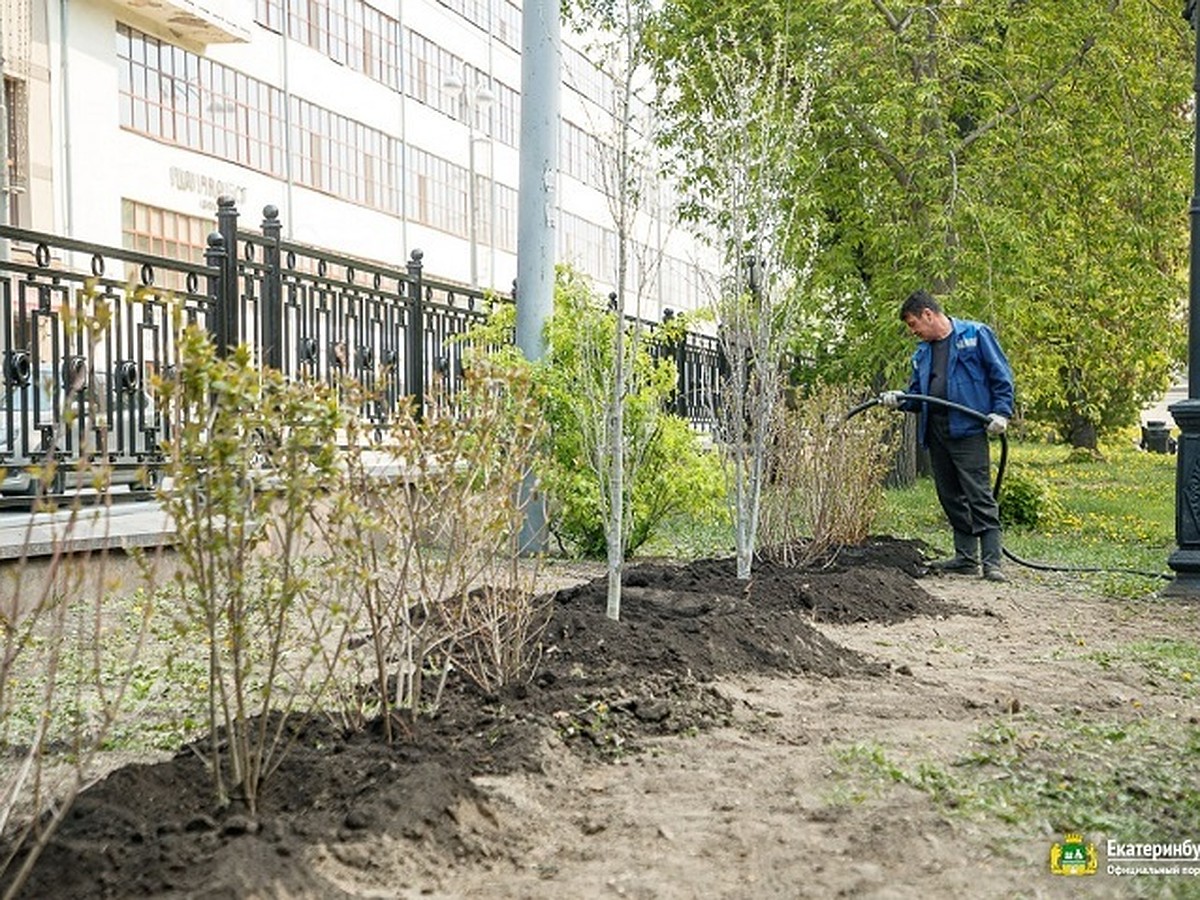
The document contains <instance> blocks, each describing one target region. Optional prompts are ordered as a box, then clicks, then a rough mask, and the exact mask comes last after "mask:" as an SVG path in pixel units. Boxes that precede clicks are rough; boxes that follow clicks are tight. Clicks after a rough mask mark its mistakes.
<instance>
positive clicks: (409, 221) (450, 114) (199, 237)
mask: <svg viewBox="0 0 1200 900" xmlns="http://www.w3.org/2000/svg"><path fill="white" fill-rule="evenodd" d="M0 10H2V17H0V27H2V28H3V35H2V38H0V50H2V51H3V56H4V61H3V72H4V93H3V96H4V101H5V104H4V113H5V115H4V116H3V122H4V124H5V125H6V127H5V129H4V130H5V132H6V133H5V135H4V138H5V144H6V147H7V153H6V157H7V167H6V174H7V183H6V184H0V188H3V191H4V194H5V196H4V198H3V199H4V201H5V203H4V214H5V216H6V219H7V222H8V224H12V225H17V226H21V227H25V228H31V229H34V230H40V231H51V232H54V233H58V234H64V235H67V236H69V237H73V238H75V239H78V240H83V241H89V242H93V243H100V244H110V245H123V246H126V247H128V248H130V249H138V250H144V251H147V252H153V253H159V254H163V255H168V256H174V257H178V258H185V259H190V260H192V261H200V260H201V259H202V258H203V247H204V243H205V239H206V236H207V234H208V233H209V232H210V231H212V230H213V227H214V226H213V214H214V211H215V208H216V200H217V198H218V197H219V196H221V195H228V196H231V197H233V198H234V199H235V201H236V203H237V206H238V209H239V210H240V212H241V215H242V225H243V227H250V228H254V227H255V226H256V225H257V223H258V220H259V218H260V217H261V214H262V210H263V208H264V207H265V206H266V205H268V204H269V205H273V206H276V207H277V208H278V209H279V211H280V219H281V221H282V222H283V228H284V232H283V236H284V237H285V238H287V239H289V240H293V241H297V242H301V243H306V244H312V245H314V246H317V247H323V248H327V249H329V250H332V251H336V252H339V253H345V254H350V255H354V256H358V257H362V258H365V259H369V260H374V261H378V262H382V263H387V264H390V265H395V266H402V265H403V264H404V261H405V260H406V259H407V258H408V256H409V253H410V251H412V250H413V249H417V248H419V249H421V250H422V251H424V254H425V260H426V261H427V265H428V268H429V271H430V272H431V273H432V274H436V275H437V276H438V277H440V278H445V279H449V280H455V281H459V282H461V283H463V284H472V285H476V286H481V287H484V288H492V289H495V290H497V291H499V292H501V293H508V292H509V291H511V290H512V285H513V280H514V278H515V275H516V250H517V247H516V234H517V185H518V142H519V135H520V107H521V97H520V85H521V53H520V50H521V26H522V22H521V7H520V5H519V3H514V2H512V0H4V3H3V4H2V5H0ZM587 46H588V45H587V42H586V41H584V40H583V39H582V38H579V37H577V36H573V35H571V34H570V33H569V32H568V31H567V30H564V40H563V48H562V90H561V116H560V122H559V145H558V146H559V169H558V175H557V183H556V185H555V186H554V188H555V198H556V206H557V213H558V215H557V222H556V229H555V230H556V235H557V237H556V241H557V258H558V259H559V260H560V261H562V262H566V263H570V264H571V265H573V266H574V267H576V268H577V269H579V270H581V271H583V272H584V273H586V274H587V275H588V276H590V277H591V278H592V280H593V282H594V283H595V285H596V289H597V291H598V292H599V293H607V292H608V291H610V290H612V289H613V288H614V287H615V285H614V280H615V277H616V276H615V273H616V270H617V260H616V246H617V240H616V233H615V230H614V226H613V214H612V211H611V204H610V203H609V201H608V199H607V195H606V192H605V182H606V181H607V180H608V178H607V175H606V172H605V166H606V163H605V156H606V154H605V152H604V150H603V145H604V142H605V140H606V138H605V135H606V134H612V133H614V132H615V128H614V126H613V118H612V110H613V109H614V105H613V101H614V96H615V90H616V88H615V85H614V84H613V83H612V81H611V79H609V78H606V77H605V76H604V75H603V73H602V72H601V71H600V70H599V69H598V68H597V66H596V65H594V64H593V62H592V61H591V60H590V59H589V56H588V50H587ZM672 205H673V203H672V196H671V194H670V191H669V186H667V185H665V184H661V183H659V186H658V190H657V191H656V193H655V196H653V197H652V198H650V203H648V204H647V205H646V206H645V207H644V210H643V212H642V214H641V216H640V227H639V228H638V229H637V234H636V236H634V238H633V239H634V241H635V242H638V246H637V248H636V252H635V253H634V254H633V256H634V258H635V259H636V260H639V261H644V260H648V259H652V260H654V261H655V264H654V266H653V271H650V270H649V267H648V266H647V264H646V263H645V262H640V263H639V264H640V265H643V266H647V269H646V270H645V271H641V272H638V271H633V272H631V273H630V276H629V280H627V286H628V285H630V284H631V282H633V281H638V282H639V283H646V284H649V285H650V287H649V288H648V289H643V290H640V291H635V293H641V294H642V295H643V296H642V298H641V299H640V300H639V301H637V302H638V306H639V308H638V312H640V314H641V315H642V316H643V317H644V318H648V319H658V318H660V317H661V315H662V312H663V310H664V309H667V308H671V309H675V310H680V309H683V310H687V309H694V308H697V307H698V306H700V305H702V303H703V301H704V295H703V291H702V290H701V279H702V274H701V273H702V272H703V271H704V268H705V266H704V265H703V263H704V260H705V259H706V257H705V255H704V253H703V251H702V250H701V249H700V248H699V247H698V245H697V244H696V242H695V241H693V240H692V239H691V238H690V236H689V235H687V234H685V233H683V232H681V231H680V230H678V229H676V228H672V227H671V224H670V223H671V221H672V220H673V211H672ZM14 252H20V251H19V248H17V249H16V250H14ZM636 267H637V266H636V265H635V269H636ZM710 268H711V267H710ZM630 311H631V312H633V311H634V310H633V309H631V310H630Z"/></svg>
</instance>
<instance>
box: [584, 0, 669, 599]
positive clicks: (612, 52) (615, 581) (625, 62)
mask: <svg viewBox="0 0 1200 900" xmlns="http://www.w3.org/2000/svg"><path fill="white" fill-rule="evenodd" d="M650 12H651V8H650V4H649V3H647V2H646V0H612V2H604V3H598V4H592V3H588V2H584V3H580V4H579V6H578V9H577V21H578V24H580V25H582V26H587V25H591V26H593V27H595V28H596V29H597V31H596V35H597V36H596V39H595V40H594V41H593V42H592V44H591V47H590V49H591V51H592V54H593V58H594V59H596V61H597V66H598V68H599V69H600V72H601V73H602V75H604V76H606V77H607V79H608V80H610V81H611V83H612V85H613V88H614V90H613V95H612V104H611V108H607V109H603V110H601V117H600V118H602V120H603V124H602V125H600V127H596V125H595V124H593V127H592V129H591V131H592V133H593V134H594V135H597V136H598V141H597V149H598V152H599V156H600V165H599V166H598V167H597V174H598V175H599V177H600V181H601V189H602V190H603V193H604V197H605V200H606V201H607V204H608V212H609V215H610V216H611V219H612V223H613V228H614V231H615V234H616V255H617V259H616V263H617V271H616V273H615V279H616V290H615V291H614V293H613V294H612V296H611V297H610V301H611V307H612V312H613V314H614V315H615V316H616V327H615V328H613V329H612V339H613V346H612V353H611V357H610V359H611V370H610V372H609V373H608V377H606V378H603V379H601V382H600V385H599V386H600V387H602V389H603V394H602V395H601V397H599V398H597V399H599V401H600V402H599V404H598V408H597V409H596V411H595V412H596V414H597V415H598V416H599V419H600V421H601V422H602V423H603V429H602V433H601V434H599V435H596V436H595V437H594V438H593V439H591V440H589V444H590V447H589V449H590V451H591V452H590V454H589V456H590V461H591V464H592V467H593V469H594V470H595V472H596V475H597V476H598V478H599V479H600V483H601V499H602V503H601V506H602V512H603V515H604V520H605V541H606V544H607V559H608V599H607V608H606V611H607V615H608V617H609V618H610V619H619V618H620V615H621V575H622V573H623V571H624V568H625V556H626V553H627V550H628V546H629V534H630V532H631V530H632V523H633V515H632V512H633V511H632V496H631V495H632V490H633V483H634V481H635V480H636V478H637V474H638V465H639V461H640V459H641V458H642V457H643V456H644V453H645V450H646V448H647V447H648V445H649V444H650V442H651V441H652V440H653V436H654V434H655V432H656V430H657V413H658V410H657V409H654V408H646V409H644V410H642V414H641V415H640V416H639V417H638V420H637V425H638V428H637V433H636V434H633V435H631V434H630V433H629V429H628V428H627V427H626V423H625V419H626V402H627V398H628V394H629V387H630V386H629V380H630V379H631V378H633V377H636V372H635V369H634V366H633V361H634V360H636V358H637V355H638V353H639V351H640V346H641V344H642V340H643V333H642V332H643V319H642V315H643V312H644V310H643V306H642V301H643V299H644V298H645V297H646V295H647V293H648V290H649V289H650V288H651V287H652V286H653V284H654V281H655V276H656V272H657V270H658V265H659V262H660V261H661V253H660V252H659V251H658V250H657V246H658V241H657V240H656V239H655V237H654V235H653V234H652V233H651V232H650V231H649V230H648V229H650V228H652V227H653V221H652V220H651V219H650V218H649V217H647V216H646V215H645V210H646V206H647V203H648V202H649V201H650V200H651V198H652V195H653V191H654V186H655V183H656V180H655V178H654V174H655V173H654V172H653V170H652V168H651V167H650V165H649V164H648V163H647V160H648V159H651V160H652V159H653V149H654V122H653V119H652V115H651V107H650V105H649V104H648V103H647V102H646V101H645V99H644V98H643V97H642V96H640V95H639V92H638V86H639V84H641V85H643V86H644V85H646V84H648V83H649V79H648V72H647V70H646V68H645V66H644V55H645V44H644V32H645V30H646V25H647V21H648V19H649V16H650ZM605 126H608V127H605ZM630 317H631V318H632V323H631V325H630V327H629V328H628V329H627V328H626V327H625V322H626V319H627V318H630ZM627 344H628V345H629V346H628V347H627V346H626V345H627ZM631 437H632V440H631Z"/></svg>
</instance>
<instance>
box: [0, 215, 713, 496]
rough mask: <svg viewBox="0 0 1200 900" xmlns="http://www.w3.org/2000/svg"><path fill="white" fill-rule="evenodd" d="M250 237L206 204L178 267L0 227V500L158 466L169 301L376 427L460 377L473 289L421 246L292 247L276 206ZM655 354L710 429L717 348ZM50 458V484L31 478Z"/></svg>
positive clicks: (691, 342)
mask: <svg viewBox="0 0 1200 900" xmlns="http://www.w3.org/2000/svg"><path fill="white" fill-rule="evenodd" d="M263 212H264V215H263V220H262V222H261V226H260V230H259V231H251V230H249V229H243V228H239V224H238V212H237V210H236V208H235V207H234V205H233V203H232V201H231V200H228V199H227V198H222V199H221V200H220V201H219V202H218V210H217V229H216V231H215V232H214V233H213V234H211V235H210V236H209V239H208V247H207V250H206V252H205V259H204V261H203V262H201V263H188V262H183V261H180V260H175V259H170V258H166V257H160V256H154V255H150V254H146V253H140V252H137V251H132V250H125V249H121V248H115V247H107V246H101V245H97V244H90V243H86V242H83V241H77V240H73V239H70V238H64V237H61V236H56V235H50V234H45V233H40V232H33V231H29V230H25V229H20V228H12V227H5V226H0V241H3V242H6V243H7V245H8V247H9V251H8V254H7V257H8V258H7V259H0V307H2V310H3V320H2V321H0V335H2V336H0V349H2V350H3V363H2V365H3V372H2V374H3V386H2V389H0V401H2V402H3V409H2V410H0V468H2V469H3V478H2V480H0V506H11V505H14V503H17V502H22V501H21V500H20V499H18V500H15V501H14V499H13V498H14V496H16V497H17V498H22V497H23V498H25V499H24V501H23V502H25V503H27V502H28V497H29V496H30V495H33V494H37V493H45V494H49V495H60V494H64V493H67V492H73V491H74V490H75V489H76V488H77V487H78V485H74V484H72V483H71V480H72V478H74V477H76V475H75V473H76V472H78V471H82V469H81V468H80V467H79V466H77V465H76V464H77V463H78V462H79V460H81V459H87V460H90V461H94V462H102V463H104V464H106V468H107V469H108V471H110V472H111V475H112V482H113V484H115V485H126V486H128V488H129V491H128V492H127V493H128V496H139V495H140V496H145V495H146V492H147V491H148V490H150V489H152V488H153V487H154V485H155V484H156V481H157V474H158V472H159V470H160V469H161V467H162V465H163V463H164V462H165V457H164V456H163V446H164V440H165V439H167V438H168V437H169V430H168V429H169V423H168V421H167V420H166V417H165V416H164V414H163V411H162V410H161V409H159V408H158V407H157V405H156V404H155V403H154V401H153V397H152V392H151V391H150V390H149V385H150V381H151V379H152V378H153V377H154V375H155V374H156V373H162V374H165V373H167V372H169V371H170V369H171V367H172V366H174V365H175V364H176V361H177V357H176V348H175V344H174V336H173V333H172V327H171V324H172V318H171V317H172V307H173V304H174V303H181V304H182V308H183V310H184V314H185V316H186V317H187V319H188V320H189V321H192V322H196V323H198V324H200V325H202V326H203V327H205V328H206V329H207V330H208V331H209V332H210V333H211V334H212V335H213V338H214V341H215V342H216V344H217V346H218V348H221V349H223V350H224V349H228V348H231V347H234V346H237V345H238V344H239V343H243V342H244V343H247V344H248V345H249V346H250V347H251V348H253V350H254V352H255V358H256V359H257V360H259V362H260V364H262V365H264V366H270V367H274V368H277V369H280V370H281V371H283V372H284V373H285V374H286V375H287V376H288V377H292V378H302V377H303V378H311V379H319V380H321V381H324V382H326V383H329V384H334V383H336V382H339V381H340V380H342V379H343V378H344V377H345V376H347V375H349V376H351V377H353V378H354V379H355V380H356V381H358V382H360V383H362V384H363V385H365V386H366V387H368V388H372V389H376V390H375V399H374V400H373V401H372V402H371V404H370V406H369V407H368V408H366V409H364V410H363V413H364V415H366V416H367V417H368V418H369V419H370V420H372V421H375V422H378V423H380V424H382V423H383V422H385V421H386V420H387V419H388V418H389V417H390V416H391V414H392V413H393V411H394V409H395V406H396V404H397V403H398V402H400V400H401V399H402V398H405V399H409V400H410V401H411V402H412V403H414V404H415V405H416V407H417V408H418V409H423V408H424V406H425V403H426V397H427V395H428V394H429V393H430V392H431V391H433V390H434V389H435V387H436V388H439V389H440V388H448V389H449V390H451V391H453V390H454V389H455V388H456V387H457V386H458V384H459V381H460V380H461V377H462V358H461V354H462V352H463V350H464V346H463V343H462V342H461V341H456V340H454V338H455V337H456V336H458V335H462V334H464V333H465V332H467V331H468V330H469V329H470V328H471V327H472V326H473V325H474V324H475V323H477V322H481V321H483V320H484V319H485V318H486V315H487V306H488V304H489V302H490V300H489V298H488V297H487V296H486V295H485V294H484V292H483V291H480V290H477V289H471V288H465V287H462V286H459V285H456V284H453V283H451V282H447V281H440V280H438V279H434V278H429V277H428V276H426V275H425V272H424V259H423V257H422V254H421V251H419V250H414V251H413V252H412V254H411V256H410V258H409V261H408V264H407V266H406V267H405V268H404V269H395V268H389V267H387V266H383V265H379V264H377V263H371V262H367V261H363V260H358V259H354V258H352V257H348V256H343V255H339V254H335V253H330V252H326V251H324V250H320V249H317V248H313V247H309V246H305V245H302V244H296V243H292V242H289V241H286V240H283V239H282V237H281V234H282V227H281V223H280V221H279V217H278V213H277V211H276V210H275V208H274V207H270V206H268V207H267V208H266V209H265V210H264V211H263ZM659 352H661V353H669V354H670V355H671V356H672V357H673V359H674V360H675V363H676V366H677V371H678V378H679V384H678V388H677V391H676V396H675V398H674V410H673V411H674V412H676V413H677V414H679V415H681V416H685V417H687V418H688V419H689V420H691V421H692V422H693V424H695V425H696V426H697V427H701V428H703V427H707V426H709V425H710V424H711V422H710V417H711V409H712V406H713V400H714V398H715V396H716V392H717V385H718V365H719V347H718V344H717V341H716V339H714V338H712V337H710V336H706V335H699V334H691V333H689V334H687V335H685V337H684V338H683V339H681V340H679V341H677V342H675V343H674V344H670V345H664V346H662V347H661V348H660V350H659ZM51 459H54V460H56V461H57V463H58V464H57V466H56V467H55V476H54V478H53V480H52V482H51V483H49V484H41V483H40V482H39V480H38V479H37V478H36V477H34V476H32V475H31V474H30V472H29V470H30V469H34V468H38V467H42V466H43V465H44V464H45V463H47V462H48V461H49V460H51Z"/></svg>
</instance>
